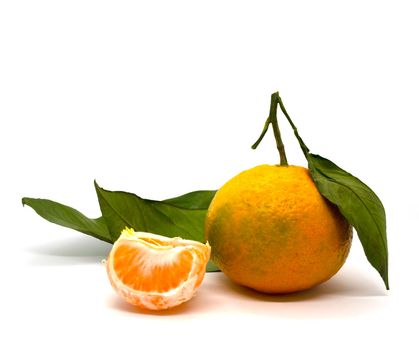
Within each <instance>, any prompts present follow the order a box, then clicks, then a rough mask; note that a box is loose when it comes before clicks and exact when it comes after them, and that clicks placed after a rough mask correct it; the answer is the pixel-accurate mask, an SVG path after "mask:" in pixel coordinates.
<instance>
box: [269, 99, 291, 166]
mask: <svg viewBox="0 0 419 350" xmlns="http://www.w3.org/2000/svg"><path fill="white" fill-rule="evenodd" d="M280 100H281V98H280V97H279V93H278V92H274V93H273V94H272V95H271V107H270V110H269V118H270V120H271V124H272V129H273V130H274V136H275V141H276V148H278V152H279V158H280V163H279V165H282V166H288V160H287V155H286V153H285V146H284V143H283V142H282V138H281V132H280V131H279V126H278V118H277V111H278V102H279V101H280Z"/></svg>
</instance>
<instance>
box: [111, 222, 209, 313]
mask: <svg viewBox="0 0 419 350" xmlns="http://www.w3.org/2000/svg"><path fill="white" fill-rule="evenodd" d="M210 250H211V248H210V246H209V244H208V243H207V244H202V243H199V242H196V241H191V240H184V239H181V238H178V237H176V238H168V237H164V236H160V235H156V234H152V233H146V232H134V230H132V229H125V230H123V231H122V233H121V236H120V238H119V239H118V240H117V241H116V242H115V244H114V246H113V248H112V250H111V252H110V254H109V258H108V260H107V271H108V276H109V279H110V282H111V284H112V286H113V287H114V289H115V290H116V291H117V293H118V294H119V295H121V296H122V297H123V298H124V299H125V300H126V301H128V302H129V303H131V304H133V305H137V306H140V307H142V308H145V309H151V310H161V309H167V308H170V307H174V306H176V305H179V304H181V303H183V302H185V301H187V300H189V299H191V298H192V297H193V296H194V294H195V292H196V290H197V288H198V287H199V285H200V284H201V282H202V280H203V278H204V275H205V267H206V264H207V262H208V260H209V256H210Z"/></svg>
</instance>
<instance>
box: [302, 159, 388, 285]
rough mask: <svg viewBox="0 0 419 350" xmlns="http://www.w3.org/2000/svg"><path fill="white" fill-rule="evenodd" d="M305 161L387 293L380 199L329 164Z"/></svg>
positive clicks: (352, 177) (366, 187)
mask: <svg viewBox="0 0 419 350" xmlns="http://www.w3.org/2000/svg"><path fill="white" fill-rule="evenodd" d="M307 161H308V166H309V169H310V172H311V176H312V177H313V180H314V182H315V184H316V186H317V188H318V189H319V191H320V193H321V194H322V195H323V196H325V197H326V198H327V199H328V200H329V201H331V202H332V203H334V204H336V206H337V207H338V208H339V210H340V212H341V213H342V215H343V216H344V217H345V218H346V219H347V220H348V222H349V223H350V224H351V225H352V226H353V227H354V228H355V230H356V232H357V234H358V237H359V239H360V241H361V244H362V247H363V248H364V252H365V255H366V257H367V259H368V261H369V262H370V263H371V265H372V266H374V268H375V269H376V270H377V271H378V272H379V274H380V275H381V277H382V278H383V281H384V283H385V285H386V288H387V289H389V282H388V247H387V236H386V215H385V210H384V206H383V204H382V203H381V201H380V199H379V198H378V197H377V195H376V194H375V193H374V192H373V191H372V190H371V189H370V188H369V187H368V186H367V185H366V184H364V183H363V182H362V181H361V180H359V179H358V178H356V177H354V176H353V175H351V174H349V173H348V172H346V171H345V170H343V169H341V168H340V167H338V166H337V165H336V164H334V163H333V162H331V161H330V160H328V159H326V158H323V157H321V156H319V155H316V154H311V153H308V154H307Z"/></svg>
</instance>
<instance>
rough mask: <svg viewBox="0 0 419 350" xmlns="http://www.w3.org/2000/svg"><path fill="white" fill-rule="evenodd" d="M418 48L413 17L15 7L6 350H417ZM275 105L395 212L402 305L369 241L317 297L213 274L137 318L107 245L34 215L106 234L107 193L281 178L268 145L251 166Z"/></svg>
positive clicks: (307, 7)
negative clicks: (266, 169) (44, 206)
mask: <svg viewBox="0 0 419 350" xmlns="http://www.w3.org/2000/svg"><path fill="white" fill-rule="evenodd" d="M418 33H419V22H418V10H417V8H416V5H415V1H288V2H283V1H272V2H269V1H257V2H256V1H254V2H249V1H225V0H224V1H211V2H210V1H206V2H203V1H183V0H177V1H150V2H145V1H90V0H83V1H18V0H16V1H1V2H0V150H1V151H0V155H1V166H0V168H1V173H0V176H1V195H0V201H1V202H0V203H1V219H2V220H1V224H2V226H1V247H2V249H1V254H0V263H1V264H0V267H1V277H2V278H1V280H2V281H1V283H2V287H1V292H0V293H1V298H0V303H1V305H0V306H1V309H0V310H1V312H0V320H1V323H2V324H1V329H2V331H1V333H2V335H1V337H0V347H1V348H2V349H18V348H19V349H25V348H26V349H27V348H33V349H38V348H42V349H52V348H54V349H55V348H60V349H89V348H91V349H93V348H102V349H105V348H111V347H112V348H115V347H116V346H118V349H124V348H142V349H151V348H173V347H174V348H181V347H182V348H194V349H197V348H211V349H214V348H225V347H226V346H235V348H238V349H241V348H243V347H244V346H249V347H250V346H252V347H255V346H258V348H261V347H262V346H266V347H267V348H281V349H289V348H303V347H304V348H306V347H310V348H315V349H336V348H338V349H350V348H360V347H361V346H362V347H363V348H364V347H366V346H369V347H374V348H381V349H382V348H387V347H389V348H395V347H401V348H415V346H418V345H419V342H418V338H417V325H416V324H415V319H411V317H412V316H415V315H417V312H418V311H419V307H418V306H419V303H418V301H417V299H418V297H417V288H418V287H419V283H418V273H417V267H418V262H417V261H418V260H417V249H418V245H419V238H418V237H419V235H418V229H417V227H418V209H419V204H418V197H419V190H418V186H417V170H418V166H417V149H418V146H419V142H418V137H417V130H418V129H417V127H416V121H417V120H418V113H419V104H418V93H419V88H418V84H419V83H418V82H419V69H418V62H419V53H418ZM276 90H279V91H280V94H281V96H282V98H283V100H284V102H285V105H286V107H287V109H288V111H289V113H290V114H291V116H292V117H293V119H294V122H295V123H296V124H297V126H298V128H299V131H300V133H301V136H302V137H303V139H304V140H305V142H306V143H307V145H308V146H309V147H310V149H311V150H312V151H313V152H314V153H319V154H321V155H323V156H325V157H327V158H329V159H331V160H333V161H335V162H336V163H337V164H338V165H340V166H341V167H343V168H344V169H346V170H348V171H350V172H351V173H353V174H354V175H356V176H358V177H359V178H361V179H362V180H363V181H364V182H366V183H367V184H369V185H370V186H371V187H372V188H373V189H374V190H375V192H376V193H377V194H378V195H379V197H380V198H381V199H382V201H383V203H384V205H385V207H386V211H387V218H388V221H387V224H388V241H389V251H390V285H391V289H390V291H389V292H387V291H386V290H385V289H384V286H383V283H382V282H381V280H380V278H379V276H378V274H377V273H376V272H375V270H374V269H373V268H372V267H370V265H369V264H368V262H367V261H366V259H365V257H364V255H363V252H362V248H361V246H360V244H359V241H358V240H357V239H355V241H354V244H353V247H352V251H351V254H350V256H349V258H348V260H347V262H346V264H345V266H344V267H343V268H342V270H341V271H340V272H339V273H338V274H337V275H336V276H335V277H334V278H333V279H331V280H330V281H329V282H327V283H324V284H323V285H321V286H319V287H317V288H314V289H312V290H310V291H307V292H304V293H300V294H296V295H293V296H283V297H278V296H265V295H262V294H257V293H254V292H251V291H248V290H246V289H242V288H240V287H237V286H234V285H233V284H232V283H231V282H229V281H228V280H227V279H226V278H225V277H224V276H223V275H222V274H221V273H218V274H207V275H206V278H205V280H204V283H203V285H202V286H201V288H200V289H199V291H198V294H197V296H196V297H195V298H194V299H193V300H192V301H190V302H188V303H187V304H185V305H183V306H181V307H179V308H177V309H174V310H172V311H168V312H164V313H161V314H156V313H147V312H139V311H138V310H136V309H135V308H132V307H130V305H126V304H125V303H124V302H123V301H121V300H120V299H119V298H118V297H117V296H116V294H115V293H114V292H113V290H112V288H111V287H110V284H109V283H108V280H107V277H106V274H105V270H104V268H103V266H102V265H101V264H100V261H101V259H102V258H104V257H105V256H106V254H107V252H108V251H109V248H110V246H109V245H107V244H104V243H102V242H100V241H97V240H95V239H93V238H91V237H88V236H84V235H82V234H80V233H78V232H75V231H71V230H69V229H65V228H61V227H59V226H56V225H52V224H50V223H48V222H46V221H44V220H43V219H41V218H40V217H38V216H37V215H36V214H35V213H34V212H33V211H32V209H30V208H29V207H27V208H22V206H21V203H20V200H21V197H23V196H29V197H42V198H49V199H53V200H56V201H59V202H62V203H65V204H67V205H70V206H73V207H75V208H77V209H79V210H80V211H82V212H83V213H85V214H86V215H88V216H90V217H96V216H99V215H100V212H99V208H98V205H97V202H96V198H95V192H94V188H93V180H94V179H97V181H98V182H99V184H100V185H101V186H103V187H105V188H107V189H111V190H126V191H130V192H135V193H137V194H139V195H141V196H143V197H146V198H153V199H163V198H168V197H172V196H176V195H179V194H182V193H185V192H189V191H192V190H197V189H216V188H218V187H220V186H221V185H222V184H223V183H224V182H225V181H227V180H228V179H229V178H231V177H232V176H233V175H235V174H237V173H238V172H240V171H241V170H244V169H247V168H250V167H252V166H255V165H257V164H261V163H276V162H278V155H277V152H276V149H275V146H274V141H273V137H272V135H271V133H269V134H268V135H267V137H266V139H265V140H264V142H263V143H262V144H261V146H260V147H259V149H258V150H257V151H252V150H251V149H250V145H251V144H252V143H253V142H254V141H255V140H256V138H257V137H258V136H259V133H260V131H261V128H262V126H263V123H264V121H265V118H266V117H267V113H268V108H269V97H270V94H271V93H272V92H274V91H276ZM279 121H280V125H281V127H282V133H283V134H284V140H285V143H286V147H287V152H288V159H289V160H290V162H291V163H293V164H299V165H305V161H304V158H303V156H302V154H301V151H300V150H299V148H298V146H297V143H296V141H295V139H294V137H293V135H292V133H291V130H290V128H289V126H288V125H287V123H286V122H285V119H284V118H283V117H281V118H280V119H279Z"/></svg>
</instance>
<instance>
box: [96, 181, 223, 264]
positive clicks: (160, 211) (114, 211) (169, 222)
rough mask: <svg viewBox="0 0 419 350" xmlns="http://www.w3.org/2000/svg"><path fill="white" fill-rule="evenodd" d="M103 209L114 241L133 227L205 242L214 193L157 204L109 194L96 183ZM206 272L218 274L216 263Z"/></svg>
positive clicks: (128, 195)
mask: <svg viewBox="0 0 419 350" xmlns="http://www.w3.org/2000/svg"><path fill="white" fill-rule="evenodd" d="M95 188H96V193H97V196H98V200H99V205H100V209H101V211H102V214H103V217H104V218H105V221H106V223H107V225H108V228H109V232H110V235H111V237H112V239H113V240H114V241H115V240H117V239H118V237H119V235H120V233H121V230H122V229H123V228H125V227H131V228H133V229H134V230H135V231H145V232H151V233H156V234H160V235H163V236H167V237H181V238H184V239H192V240H195V241H199V242H205V238H204V223H205V217H206V214H207V209H208V206H209V204H210V202H211V200H212V198H213V197H214V195H215V191H196V192H191V193H188V194H185V195H183V196H180V197H176V198H171V199H167V200H164V201H156V200H150V199H144V198H141V197H138V196H137V195H135V194H134V193H129V192H123V191H108V190H105V189H103V188H101V187H99V185H98V184H97V183H96V182H95ZM207 271H218V268H217V267H216V266H215V265H214V264H213V263H209V264H208V265H207Z"/></svg>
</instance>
